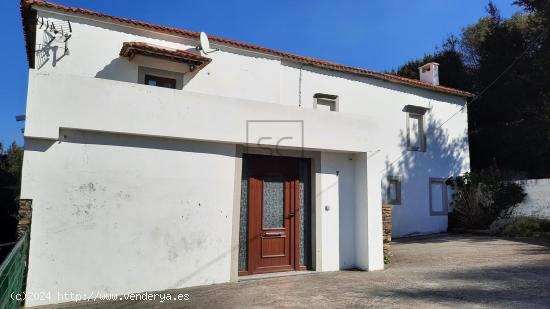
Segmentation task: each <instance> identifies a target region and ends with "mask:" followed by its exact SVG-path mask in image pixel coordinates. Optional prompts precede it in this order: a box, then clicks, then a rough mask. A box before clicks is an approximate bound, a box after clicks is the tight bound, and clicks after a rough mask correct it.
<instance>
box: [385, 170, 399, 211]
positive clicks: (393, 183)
mask: <svg viewBox="0 0 550 309" xmlns="http://www.w3.org/2000/svg"><path fill="white" fill-rule="evenodd" d="M386 202H387V203H388V204H390V205H401V179H400V178H399V177H398V176H388V187H387V189H386Z"/></svg>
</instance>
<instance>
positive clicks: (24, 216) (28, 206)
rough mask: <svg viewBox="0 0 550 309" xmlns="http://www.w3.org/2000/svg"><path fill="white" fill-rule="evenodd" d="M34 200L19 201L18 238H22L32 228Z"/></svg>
mask: <svg viewBox="0 0 550 309" xmlns="http://www.w3.org/2000/svg"><path fill="white" fill-rule="evenodd" d="M31 216H32V200H19V211H18V215H17V218H18V220H19V222H18V223H17V238H19V237H21V236H22V235H23V234H24V233H25V232H26V231H28V230H29V229H30V227H31Z"/></svg>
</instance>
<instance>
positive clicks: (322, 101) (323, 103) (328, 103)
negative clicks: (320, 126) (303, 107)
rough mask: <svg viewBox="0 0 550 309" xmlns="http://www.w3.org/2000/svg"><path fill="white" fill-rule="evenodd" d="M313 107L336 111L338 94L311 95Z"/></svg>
mask: <svg viewBox="0 0 550 309" xmlns="http://www.w3.org/2000/svg"><path fill="white" fill-rule="evenodd" d="M313 108H315V109H320V110H325V111H332V112H337V111H338V96H336V95H331V94H324V93H316V94H315V95H313Z"/></svg>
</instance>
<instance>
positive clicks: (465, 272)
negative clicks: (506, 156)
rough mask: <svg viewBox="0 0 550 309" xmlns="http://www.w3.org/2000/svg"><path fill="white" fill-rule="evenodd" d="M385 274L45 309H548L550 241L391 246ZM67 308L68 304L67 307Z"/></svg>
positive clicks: (450, 239)
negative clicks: (174, 299) (180, 297)
mask: <svg viewBox="0 0 550 309" xmlns="http://www.w3.org/2000/svg"><path fill="white" fill-rule="evenodd" d="M392 250H393V253H394V257H393V260H392V264H391V265H390V266H389V267H388V268H387V269H386V270H385V271H377V272H362V271H340V272H330V273H313V274H308V275H300V276H290V277H280V278H272V279H262V280H252V281H246V282H240V283H232V284H218V285H211V286H204V287H196V288H188V289H182V290H177V291H170V293H172V294H176V293H187V294H189V300H188V301H183V302H164V303H162V304H160V303H159V302H125V301H118V302H111V303H90V302H81V303H77V304H66V305H61V306H55V307H54V306H49V307H48V308H69V307H75V308H151V307H156V308H182V307H192V308H243V307H246V308H265V307H313V308H326V307H339V308H342V307H384V308H387V307H417V308H426V307H453V308H456V307H463V308H477V307H484V308H486V307H499V308H503V307H508V308H519V307H521V308H528V307H540V308H542V307H545V308H548V307H550V244H549V243H541V242H531V241H527V240H509V239H499V238H494V237H485V236H467V235H443V236H436V237H426V238H413V239H407V240H401V241H396V242H394V243H393V245H392ZM69 305H70V306H69Z"/></svg>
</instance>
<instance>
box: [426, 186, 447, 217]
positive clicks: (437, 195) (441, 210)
mask: <svg viewBox="0 0 550 309" xmlns="http://www.w3.org/2000/svg"><path fill="white" fill-rule="evenodd" d="M448 212H449V211H448V205H447V185H446V184H445V179H438V178H430V215H431V216H446V215H447V213H448Z"/></svg>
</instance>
